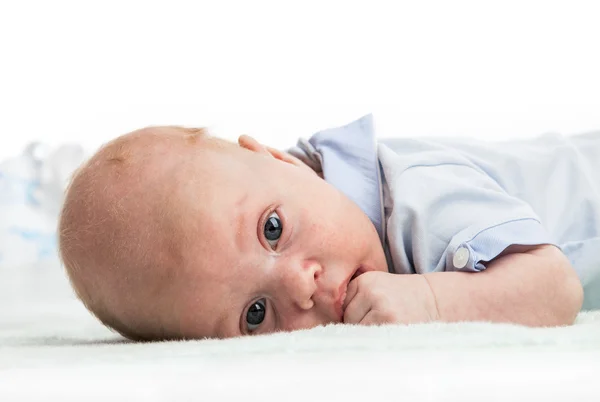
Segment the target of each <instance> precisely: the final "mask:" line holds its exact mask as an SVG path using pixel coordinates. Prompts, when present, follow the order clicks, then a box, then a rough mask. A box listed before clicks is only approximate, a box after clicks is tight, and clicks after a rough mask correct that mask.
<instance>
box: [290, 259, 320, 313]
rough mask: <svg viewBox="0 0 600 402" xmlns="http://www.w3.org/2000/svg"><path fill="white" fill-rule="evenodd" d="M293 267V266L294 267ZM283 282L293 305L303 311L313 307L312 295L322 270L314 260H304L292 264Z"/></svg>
mask: <svg viewBox="0 0 600 402" xmlns="http://www.w3.org/2000/svg"><path fill="white" fill-rule="evenodd" d="M294 265H295V266H294ZM286 271H287V272H288V274H287V275H285V278H284V282H285V287H286V290H287V293H288V294H289V295H290V296H291V297H292V298H293V301H294V302H295V304H296V305H297V306H298V307H300V308H301V309H303V310H309V309H311V308H312V307H313V306H314V301H313V295H314V293H315V291H316V290H317V280H318V278H319V276H320V275H321V272H322V271H323V269H322V268H321V265H320V264H319V263H318V262H317V261H314V260H306V261H303V262H301V263H297V264H292V266H289V267H288V269H287V270H286Z"/></svg>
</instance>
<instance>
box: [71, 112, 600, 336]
mask: <svg viewBox="0 0 600 402" xmlns="http://www.w3.org/2000/svg"><path fill="white" fill-rule="evenodd" d="M596 172H600V136H593V135H584V136H578V137H570V138H565V137H561V136H554V135H549V136H545V137H542V138H539V139H534V140H528V141H520V142H516V141H515V142H504V143H487V142H477V141H474V140H462V141H458V140H417V139H390V140H379V141H376V139H375V133H374V127H373V119H372V117H371V116H370V115H367V116H365V117H363V118H361V119H359V120H357V121H355V122H352V123H350V124H348V125H346V126H343V127H337V128H332V129H328V130H325V131H322V132H319V133H317V134H315V135H314V136H313V137H312V138H311V139H310V140H308V141H306V140H300V141H299V142H298V145H297V146H296V147H295V148H293V149H291V150H289V152H282V151H279V150H276V149H273V148H270V147H267V146H264V145H262V144H260V143H258V142H257V141H256V140H254V139H253V138H251V137H248V136H242V137H240V138H239V140H238V144H235V143H230V142H228V141H225V140H222V139H218V138H215V137H212V136H211V135H209V134H208V133H207V132H205V130H203V129H189V128H182V127H151V128H145V129H142V130H138V131H135V132H133V133H130V134H127V135H125V136H122V137H120V138H117V139H116V140H114V141H112V142H110V143H109V144H107V145H105V146H104V147H102V148H101V149H100V150H99V151H98V152H97V153H96V154H95V155H94V156H93V157H92V158H91V159H90V160H89V161H88V162H87V163H86V164H85V165H84V166H82V167H81V168H80V169H79V170H78V172H77V173H76V175H75V176H74V178H73V180H72V183H71V185H70V186H69V189H68V191H67V194H66V198H65V203H64V207H63V210H62V214H61V219H60V227H59V242H60V253H61V257H62V260H63V262H64V265H65V267H66V270H67V272H68V275H69V278H70V280H71V282H72V285H73V287H74V289H75V291H76V292H77V295H78V296H79V297H80V299H81V300H82V301H83V303H84V304H85V305H86V306H87V308H88V309H89V310H90V311H91V312H92V313H93V314H95V315H96V316H97V317H98V318H99V319H100V320H101V321H102V322H103V323H104V324H106V325H107V326H109V327H111V328H113V329H114V330H116V331H118V332H119V333H121V334H122V335H124V336H126V337H128V338H130V339H134V340H163V339H195V338H204V337H220V338H223V337H234V336H240V335H247V334H264V333H270V332H274V331H291V330H298V329H303V328H311V327H315V326H318V325H324V324H328V323H340V322H343V323H349V324H362V325H374V324H384V323H402V324H409V323H424V322H432V321H444V322H458V321H490V322H509V323H517V324H523V325H528V326H556V325H569V324H571V323H573V321H574V319H575V317H576V315H577V314H578V313H579V311H580V310H581V308H582V304H583V307H584V308H587V309H592V308H599V307H600V292H598V290H600V257H599V256H598V255H597V254H596V252H597V250H598V249H600V234H599V231H600V223H598V222H599V219H600V173H596ZM399 274H405V275H399ZM408 274H412V275H408ZM584 289H585V298H584V293H583V290H584ZM592 290H594V291H592Z"/></svg>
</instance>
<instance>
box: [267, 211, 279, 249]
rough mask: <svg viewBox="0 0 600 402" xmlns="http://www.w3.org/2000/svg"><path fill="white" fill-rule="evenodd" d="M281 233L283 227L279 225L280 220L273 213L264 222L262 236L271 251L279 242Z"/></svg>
mask: <svg viewBox="0 0 600 402" xmlns="http://www.w3.org/2000/svg"><path fill="white" fill-rule="evenodd" d="M282 232H283V225H282V224H281V219H279V215H277V212H273V213H272V214H271V215H269V217H268V218H267V221H266V222H265V228H264V234H265V239H267V242H268V243H269V245H270V246H271V248H272V249H275V247H277V243H278V242H279V238H280V237H281V233H282Z"/></svg>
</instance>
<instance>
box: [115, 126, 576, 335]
mask: <svg viewBox="0 0 600 402" xmlns="http://www.w3.org/2000/svg"><path fill="white" fill-rule="evenodd" d="M238 143H239V146H238V147H228V148H225V149H221V150H218V151H202V152H198V151H197V150H193V151H192V150H189V151H182V150H178V152H179V154H181V152H196V153H198V156H197V157H196V156H195V155H196V154H193V157H192V158H190V160H191V162H189V163H188V162H186V165H185V168H186V173H183V172H182V173H180V174H181V177H172V176H171V179H172V180H173V181H174V182H177V183H179V182H181V183H182V185H180V186H179V187H177V188H176V189H175V190H171V191H172V193H173V200H175V201H174V202H176V204H172V205H171V204H170V205H171V208H177V211H178V212H179V213H180V215H181V216H183V217H185V219H183V220H182V221H181V222H179V223H178V225H180V226H181V228H182V230H181V233H182V235H181V239H179V240H178V241H177V244H178V245H179V249H178V250H177V255H178V256H180V257H181V258H180V259H179V260H178V261H180V263H179V264H178V266H177V267H166V268H165V267H163V268H162V269H172V270H174V272H176V274H175V275H172V276H170V277H172V282H171V283H170V284H169V287H168V290H167V291H165V294H164V295H162V297H160V298H154V299H151V298H145V299H144V300H142V302H141V303H139V306H146V307H145V308H146V309H152V310H151V311H155V313H153V314H154V315H155V316H158V320H159V321H160V325H161V327H162V328H165V329H166V332H167V333H169V334H172V335H171V336H172V337H175V338H187V339H191V338H201V337H206V336H208V337H232V336H240V335H249V334H263V333H269V332H276V331H291V330H297V329H304V328H312V327H315V326H317V325H324V324H329V323H340V322H344V323H347V324H360V325H378V324H387V323H424V322H431V321H444V322H459V321H488V322H511V323H517V324H524V325H529V326H556V325H569V324H572V323H573V321H574V319H575V317H576V315H577V313H578V312H579V310H580V308H581V305H582V300H583V291H582V288H581V284H580V282H579V279H578V278H577V276H576V274H575V272H574V270H573V269H572V267H571V266H570V264H569V262H568V260H567V259H566V257H565V256H564V255H563V254H562V253H561V252H560V250H558V249H557V248H556V247H553V246H548V245H543V246H536V247H528V248H523V247H518V246H514V247H511V248H510V249H509V250H507V251H506V252H505V253H503V255H501V256H499V257H498V258H496V259H495V260H493V261H491V262H489V263H487V264H486V265H487V269H486V270H485V271H483V272H480V273H462V272H441V273H431V274H425V275H397V274H392V273H389V272H388V267H387V263H386V260H385V256H384V253H383V249H382V246H381V243H380V240H379V237H378V235H377V232H376V230H375V227H374V226H373V224H372V223H371V221H370V220H369V219H368V217H367V216H366V215H365V214H364V213H363V212H362V211H361V210H360V209H359V208H358V207H357V206H356V205H355V204H354V203H353V202H351V201H350V200H349V199H347V198H346V197H345V196H344V195H343V194H341V193H340V192H339V191H337V190H336V189H335V188H333V187H332V186H331V185H329V184H328V183H326V182H325V181H324V180H323V179H322V178H321V177H320V176H319V174H317V173H315V172H314V171H312V170H311V169H310V168H309V167H307V166H306V165H304V164H303V163H302V162H301V161H300V160H298V159H296V158H294V157H293V156H291V155H289V154H287V153H284V152H281V151H278V150H275V149H272V148H269V147H266V146H264V145H262V144H260V143H259V142H257V141H256V140H254V139H253V138H251V137H248V136H242V137H240V138H239V141H238ZM165 154H167V155H168V154H169V152H168V150H166V151H165V152H162V156H161V157H163V158H164V155H165ZM172 171H177V169H173V170H172ZM190 172H193V177H194V178H192V179H189V175H190ZM180 179H184V180H180ZM149 194H150V193H149ZM156 208H158V209H159V210H160V204H157V207H156ZM157 269H158V268H157ZM115 297H118V295H115ZM139 297H140V298H144V297H145V296H144V293H143V292H141V293H140V296H139ZM115 300H116V299H115ZM115 303H116V304H117V305H118V302H116V301H114V300H113V304H115ZM131 308H133V307H131ZM136 308H138V307H136ZM148 311H150V310H148ZM128 314H135V311H132V312H128ZM123 317H126V315H123ZM124 319H125V318H124Z"/></svg>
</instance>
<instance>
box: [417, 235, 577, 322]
mask: <svg viewBox="0 0 600 402" xmlns="http://www.w3.org/2000/svg"><path fill="white" fill-rule="evenodd" d="M423 276H424V278H425V279H426V280H427V282H428V284H429V286H430V287H431V293H432V297H434V298H435V302H436V306H437V316H438V319H439V320H441V321H474V320H477V321H494V322H513V323H519V324H524V325H530V326H554V325H570V324H572V323H573V321H574V320H575V317H576V316H577V313H579V310H580V309H581V305H582V303H583V289H582V287H581V283H580V281H579V279H578V277H577V275H576V273H575V271H574V270H573V268H572V267H571V264H570V263H569V261H568V260H567V258H566V257H565V255H564V254H563V253H562V252H561V251H560V250H559V249H558V248H556V247H554V246H538V247H536V248H534V249H532V250H530V251H526V252H522V253H512V254H507V255H504V256H501V257H498V258H496V259H495V260H494V261H492V262H491V263H489V264H488V267H487V269H486V270H485V271H483V272H477V273H466V272H436V273H430V274H424V275H423Z"/></svg>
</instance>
